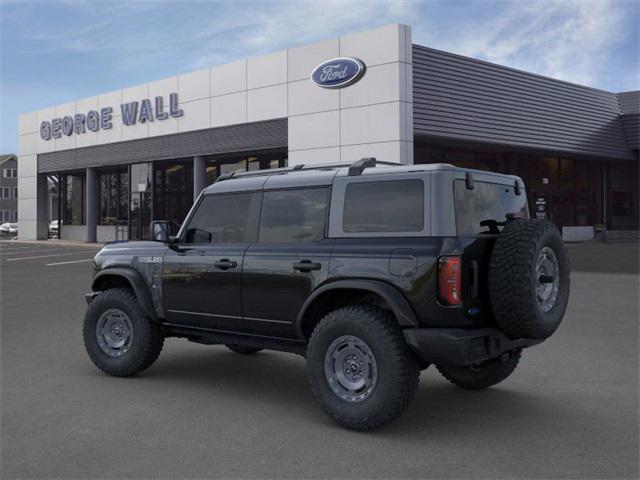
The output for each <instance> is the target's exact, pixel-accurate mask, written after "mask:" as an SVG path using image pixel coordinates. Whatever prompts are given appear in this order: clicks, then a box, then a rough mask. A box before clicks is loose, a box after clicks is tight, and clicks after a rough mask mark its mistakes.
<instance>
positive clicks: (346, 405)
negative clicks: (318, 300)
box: [307, 305, 420, 430]
mask: <svg viewBox="0 0 640 480" xmlns="http://www.w3.org/2000/svg"><path fill="white" fill-rule="evenodd" d="M307 373H308V377H309V383H310V384H311V390H312V392H313V395H314V396H315V398H316V400H317V401H318V403H320V406H321V407H322V409H323V410H324V411H325V413H326V414H327V415H329V416H330V417H331V418H332V419H333V420H334V421H335V422H337V423H338V424H339V425H341V426H343V427H345V428H349V429H352V430H370V429H372V428H376V427H379V426H381V425H384V424H386V423H388V422H390V421H392V420H394V419H395V418H397V417H398V416H400V414H402V412H404V410H405V409H406V408H407V407H408V406H409V404H410V403H411V401H412V400H413V397H414V395H415V393H416V390H417V388H418V381H419V374H420V370H419V366H418V363H417V361H416V359H415V358H414V356H413V354H412V353H411V352H410V351H409V348H408V347H407V345H406V343H405V341H404V338H403V336H402V331H401V330H400V328H399V327H398V325H397V323H396V321H395V318H394V317H393V315H392V314H391V313H390V312H388V311H386V310H382V309H380V308H377V307H373V306H362V305H358V306H351V307H345V308H340V309H338V310H334V311H333V312H331V313H329V314H328V315H326V316H325V317H324V318H323V319H322V320H321V321H320V323H319V324H318V326H317V327H316V328H315V329H314V330H313V333H312V335H311V338H310V340H309V345H308V347H307Z"/></svg>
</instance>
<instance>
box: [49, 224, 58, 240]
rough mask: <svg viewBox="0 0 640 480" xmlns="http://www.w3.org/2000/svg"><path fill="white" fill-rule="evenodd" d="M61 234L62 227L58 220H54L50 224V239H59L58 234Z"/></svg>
mask: <svg viewBox="0 0 640 480" xmlns="http://www.w3.org/2000/svg"><path fill="white" fill-rule="evenodd" d="M59 232H60V227H59V223H58V220H53V221H52V222H50V223H49V238H58V233H59Z"/></svg>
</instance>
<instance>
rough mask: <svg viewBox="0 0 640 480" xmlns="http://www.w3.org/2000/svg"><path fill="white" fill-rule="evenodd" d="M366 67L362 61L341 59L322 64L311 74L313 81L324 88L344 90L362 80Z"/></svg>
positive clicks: (349, 58)
mask: <svg viewBox="0 0 640 480" xmlns="http://www.w3.org/2000/svg"><path fill="white" fill-rule="evenodd" d="M364 71H365V66H364V63H362V60H360V59H358V58H352V57H339V58H334V59H332V60H327V61H326V62H323V63H321V64H320V65H318V66H317V67H316V68H314V69H313V72H311V80H313V82H314V83H315V84H316V85H320V86H321V87H324V88H342V87H346V86H347V85H351V84H352V83H355V82H357V81H358V80H360V77H362V75H364Z"/></svg>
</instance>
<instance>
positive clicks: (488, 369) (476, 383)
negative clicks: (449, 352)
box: [436, 349, 522, 390]
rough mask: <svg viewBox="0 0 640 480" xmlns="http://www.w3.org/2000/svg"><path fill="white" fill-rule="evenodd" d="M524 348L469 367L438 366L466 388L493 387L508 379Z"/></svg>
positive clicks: (448, 376)
mask: <svg viewBox="0 0 640 480" xmlns="http://www.w3.org/2000/svg"><path fill="white" fill-rule="evenodd" d="M521 354H522V349H517V350H513V351H511V352H507V353H504V354H503V355H501V356H500V357H498V358H493V359H491V360H487V361H485V362H482V363H481V364H480V365H472V366H467V367H442V366H440V365H437V366H436V368H437V369H438V371H439V372H440V374H441V375H442V376H443V377H444V378H446V379H447V380H449V381H450V382H451V383H453V384H454V385H457V386H458V387H461V388H464V389H466V390H480V389H483V388H487V387H491V386H492V385H496V384H498V383H500V382H502V381H503V380H504V379H506V378H507V377H508V376H509V375H511V374H512V373H513V371H514V370H515V369H516V367H517V366H518V362H519V361H520V356H521Z"/></svg>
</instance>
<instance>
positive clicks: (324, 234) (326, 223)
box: [255, 185, 333, 245]
mask: <svg viewBox="0 0 640 480" xmlns="http://www.w3.org/2000/svg"><path fill="white" fill-rule="evenodd" d="M319 189H323V190H326V193H327V207H326V208H325V212H324V225H323V228H322V238H321V239H319V240H313V241H311V242H262V241H260V230H261V228H260V227H261V224H262V210H263V208H264V196H265V194H267V193H272V192H286V191H299V190H319ZM332 190H333V189H332V186H331V185H295V186H292V187H282V188H269V189H265V190H262V191H261V193H262V195H261V199H260V216H259V217H258V237H257V240H256V242H255V243H256V244H259V245H313V244H317V243H320V242H322V241H323V240H326V239H327V238H329V221H330V218H331V215H330V211H331V201H332V195H333V192H332Z"/></svg>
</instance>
